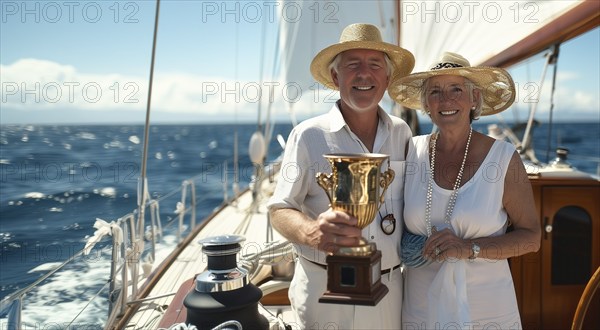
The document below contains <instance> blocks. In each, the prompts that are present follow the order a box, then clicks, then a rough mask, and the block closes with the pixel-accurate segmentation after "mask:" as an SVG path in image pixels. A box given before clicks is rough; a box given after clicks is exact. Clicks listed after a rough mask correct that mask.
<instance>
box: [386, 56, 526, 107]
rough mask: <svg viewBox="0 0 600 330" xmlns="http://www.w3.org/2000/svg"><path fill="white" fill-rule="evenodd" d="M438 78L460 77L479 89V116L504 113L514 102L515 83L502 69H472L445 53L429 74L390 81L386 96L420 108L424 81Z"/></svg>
mask: <svg viewBox="0 0 600 330" xmlns="http://www.w3.org/2000/svg"><path fill="white" fill-rule="evenodd" d="M440 75H454V76H462V77H465V78H467V79H469V80H470V81H471V82H473V83H474V84H475V85H477V87H479V88H480V89H481V92H482V96H483V103H482V110H481V115H482V116H488V115H493V114H495V113H499V112H501V111H504V110H506V109H507V108H508V107H510V106H511V104H512V103H513V102H514V100H515V83H514V82H513V80H512V77H511V76H510V74H509V73H508V72H506V70H504V69H501V68H494V67H484V66H475V67H472V66H471V65H470V63H469V61H467V59H465V58H464V57H462V56H460V55H458V54H455V53H450V52H446V53H444V54H443V55H442V58H441V59H440V60H439V61H437V62H436V63H434V64H433V65H432V66H431V69H430V70H429V71H425V72H418V73H413V74H411V75H408V76H405V77H401V78H398V79H394V81H392V83H391V84H390V87H389V88H388V93H389V94H390V97H392V99H394V100H395V101H396V102H398V103H400V104H401V105H403V106H405V107H407V108H411V109H422V107H423V106H422V104H421V86H423V83H424V82H425V80H427V78H431V77H433V76H440Z"/></svg>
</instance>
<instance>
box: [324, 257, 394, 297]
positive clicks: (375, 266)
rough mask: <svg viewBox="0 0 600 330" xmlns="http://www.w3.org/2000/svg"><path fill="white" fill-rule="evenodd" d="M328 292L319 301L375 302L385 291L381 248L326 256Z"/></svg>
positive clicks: (386, 290)
mask: <svg viewBox="0 0 600 330" xmlns="http://www.w3.org/2000/svg"><path fill="white" fill-rule="evenodd" d="M326 261H327V292H325V293H324V294H323V296H322V297H321V298H319V302H320V303H328V304H346V305H367V306H375V305H377V303H378V302H379V301H380V300H381V299H382V298H383V297H384V296H385V295H386V294H387V293H388V291H389V290H388V288H387V287H386V286H385V285H384V284H383V283H381V251H378V250H376V251H374V252H373V253H371V254H370V255H367V256H346V255H330V256H327V260H326Z"/></svg>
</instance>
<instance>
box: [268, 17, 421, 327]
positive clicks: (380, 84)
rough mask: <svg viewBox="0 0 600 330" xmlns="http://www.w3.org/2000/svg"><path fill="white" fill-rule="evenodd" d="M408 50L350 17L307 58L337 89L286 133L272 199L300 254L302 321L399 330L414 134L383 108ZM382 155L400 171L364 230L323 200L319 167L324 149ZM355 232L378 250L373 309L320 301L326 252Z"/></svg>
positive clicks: (295, 289)
mask: <svg viewBox="0 0 600 330" xmlns="http://www.w3.org/2000/svg"><path fill="white" fill-rule="evenodd" d="M413 66H414V57H413V55H412V54H411V53H410V52H408V51H407V50H405V49H402V48H400V47H398V46H396V45H393V44H389V43H385V42H383V41H382V39H381V34H380V32H379V30H378V29H377V27H375V26H373V25H370V24H352V25H349V26H348V27H346V28H345V29H344V30H343V32H342V35H341V37H340V42H339V43H337V44H334V45H331V46H329V47H327V48H325V49H323V50H322V51H321V52H319V54H317V55H316V56H315V58H314V59H313V61H312V63H311V73H312V75H313V77H314V78H315V79H316V80H317V81H319V82H320V83H322V84H323V85H325V86H327V87H329V88H332V89H337V90H339V91H340V99H339V100H338V101H337V102H336V104H335V105H334V106H333V107H332V109H331V111H329V112H328V113H327V114H324V115H321V116H317V117H315V118H312V119H309V120H306V121H305V122H303V123H301V124H299V125H298V126H296V127H295V128H294V129H293V131H292V132H291V133H290V136H289V138H288V143H287V146H286V150H285V153H284V159H283V164H282V176H281V178H280V180H279V182H278V185H277V188H276V190H275V193H274V195H273V197H272V199H271V200H270V202H269V210H270V216H271V221H272V224H273V226H274V227H275V228H276V229H277V230H278V231H279V232H280V233H281V234H282V235H283V236H285V237H286V238H287V239H289V240H290V241H291V242H293V243H294V245H295V249H296V252H297V254H298V256H299V257H298V259H297V262H296V269H295V274H294V278H293V280H292V283H291V285H290V290H289V297H290V301H291V303H292V308H293V310H294V312H295V313H296V317H297V322H298V323H299V326H300V327H302V328H313V329H359V328H360V329H364V328H372V329H384V328H388V329H399V328H400V326H401V323H400V321H401V320H400V311H401V307H402V276H401V274H400V269H399V265H400V258H399V246H400V238H401V231H402V209H403V202H402V196H403V177H404V175H403V173H404V157H405V150H406V148H407V142H408V141H409V140H410V137H411V132H410V129H409V127H408V125H407V124H406V123H405V122H404V121H402V120H401V119H399V118H396V117H392V116H389V115H388V114H387V113H386V112H385V111H384V110H383V109H381V107H379V102H380V101H381V99H382V97H383V94H384V93H385V91H386V89H387V88H388V84H389V83H390V80H391V78H392V77H394V76H405V75H407V74H409V73H410V72H411V71H412V68H413ZM368 152H375V153H382V154H387V155H389V156H390V166H391V167H392V169H393V170H394V171H395V172H396V178H395V180H394V181H393V183H392V185H391V186H390V187H389V188H388V190H387V192H386V198H385V203H384V204H383V205H382V206H381V208H380V210H379V216H378V217H377V219H375V221H373V222H372V223H371V224H370V225H369V226H367V227H366V228H364V229H363V230H362V231H361V230H360V229H359V228H357V227H356V226H355V225H356V224H357V220H356V219H355V218H354V217H352V216H350V215H348V214H346V213H344V212H340V211H333V210H332V209H331V208H330V207H329V200H328V197H327V195H326V193H325V191H324V190H323V189H322V188H321V187H320V186H319V185H318V184H317V181H316V178H315V174H316V173H317V172H321V171H323V172H330V171H331V169H330V166H329V165H328V164H327V161H326V160H325V158H323V154H328V153H368ZM361 236H364V237H365V238H367V239H368V240H369V241H372V242H376V244H377V247H378V249H379V250H381V251H382V255H383V256H382V261H381V268H382V282H383V283H384V284H386V285H387V287H388V288H389V290H390V291H389V293H388V294H387V295H386V296H385V297H384V298H383V299H382V300H381V301H380V302H379V303H378V304H377V305H376V306H372V307H371V306H355V305H341V304H322V303H319V302H318V300H319V298H320V297H321V295H322V294H323V293H324V292H325V290H326V287H327V270H326V267H327V266H326V263H325V258H326V253H330V252H333V251H335V250H337V248H339V247H341V246H355V245H357V244H358V242H359V239H360V238H361Z"/></svg>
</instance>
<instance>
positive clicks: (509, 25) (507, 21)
mask: <svg viewBox="0 0 600 330" xmlns="http://www.w3.org/2000/svg"><path fill="white" fill-rule="evenodd" d="M581 2H582V1H454V0H453V1H400V17H399V19H400V34H401V35H400V45H401V46H402V47H404V48H406V49H408V50H410V51H412V52H413V53H414V54H415V58H416V63H415V71H423V70H427V69H429V66H430V65H431V64H432V63H433V61H434V60H435V59H436V58H437V57H438V56H439V54H441V53H442V52H444V51H451V52H456V53H459V54H461V55H463V56H465V57H466V58H468V59H469V60H470V61H471V64H472V65H480V64H482V63H484V62H485V61H486V60H488V59H490V58H491V57H493V56H495V55H497V54H499V53H500V52H502V51H504V50H505V49H507V48H509V47H511V46H513V45H515V44H516V43H518V42H519V41H521V40H523V39H524V38H526V37H527V36H529V35H531V34H533V33H534V32H535V31H537V30H539V29H541V28H543V27H544V26H546V25H548V24H550V23H552V22H553V21H555V20H556V19H558V18H559V17H561V16H562V15H563V14H565V13H566V12H568V11H569V10H571V9H573V8H574V7H575V6H577V5H579V4H580V3H581Z"/></svg>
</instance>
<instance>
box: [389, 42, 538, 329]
mask: <svg viewBox="0 0 600 330" xmlns="http://www.w3.org/2000/svg"><path fill="white" fill-rule="evenodd" d="M389 93H390V95H391V96H392V97H393V98H394V99H395V100H396V101H397V102H398V103H400V104H402V105H404V106H406V107H409V108H413V109H416V108H420V109H422V110H424V111H425V113H427V114H428V115H429V116H430V118H431V120H432V122H433V123H434V124H435V125H436V126H437V127H438V132H437V133H434V134H430V135H424V136H417V137H414V138H413V140H412V142H413V145H412V146H411V147H410V149H409V152H408V156H407V159H406V164H407V168H406V179H405V190H404V205H405V208H404V221H405V225H406V229H405V232H404V237H403V239H402V240H403V243H402V255H403V261H404V263H405V265H406V266H407V277H406V285H405V286H404V288H405V293H404V299H405V300H404V302H403V308H402V313H403V314H402V324H403V327H404V328H411V329H434V328H440V329H442V328H448V327H452V328H455V327H459V328H487V329H519V328H521V321H520V316H519V310H518V307H517V300H516V296H515V290H514V285H513V282H512V277H511V273H510V269H509V266H508V262H507V258H510V257H514V256H519V255H522V254H525V253H529V252H535V251H537V250H538V249H539V246H540V236H541V231H540V227H539V224H538V219H537V216H536V210H535V206H534V201H533V194H532V190H531V185H530V183H529V180H528V179H527V173H526V172H525V168H524V166H523V163H522V162H521V159H520V157H519V154H518V153H517V152H516V151H515V148H514V147H513V146H512V145H511V144H509V143H507V142H503V141H497V140H494V139H492V138H490V137H488V136H486V135H484V134H481V133H478V132H476V131H473V129H472V128H471V122H472V121H473V120H475V119H478V118H479V116H480V115H490V114H494V113H498V112H500V111H503V110H505V109H506V108H508V107H509V106H510V105H511V104H512V102H513V101H514V98H515V89H514V83H513V81H512V78H511V77H510V75H509V74H508V72H506V71H505V70H503V69H499V68H490V67H471V66H470V65H469V62H468V61H467V60H466V59H465V58H463V57H462V56H460V55H458V54H453V53H445V54H443V56H442V58H441V60H440V61H439V63H436V64H435V65H433V67H432V68H431V70H429V71H426V72H421V73H415V74H411V75H409V76H407V77H404V78H400V79H398V80H395V81H394V82H392V84H391V85H390V88H389ZM509 219H510V220H509ZM509 225H511V226H512V230H511V231H510V232H508V233H507V227H508V226H509ZM419 243H421V245H420V246H419Z"/></svg>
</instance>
